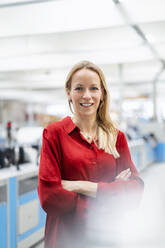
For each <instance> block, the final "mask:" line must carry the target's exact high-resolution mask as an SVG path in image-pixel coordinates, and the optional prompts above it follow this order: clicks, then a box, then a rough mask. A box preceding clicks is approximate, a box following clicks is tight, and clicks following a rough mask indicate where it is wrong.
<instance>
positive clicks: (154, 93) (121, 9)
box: [112, 0, 165, 120]
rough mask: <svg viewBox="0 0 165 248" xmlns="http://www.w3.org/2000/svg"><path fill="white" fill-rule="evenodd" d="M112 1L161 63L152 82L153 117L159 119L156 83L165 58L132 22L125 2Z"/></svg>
mask: <svg viewBox="0 0 165 248" xmlns="http://www.w3.org/2000/svg"><path fill="white" fill-rule="evenodd" d="M112 1H113V2H114V4H115V5H116V6H117V8H118V10H119V12H120V14H121V15H122V17H123V20H124V21H125V22H126V23H127V25H129V26H130V27H132V28H133V30H134V31H135V32H136V33H137V34H138V35H139V36H140V37H141V39H142V40H143V41H144V42H145V44H146V45H147V46H148V48H149V49H150V51H151V52H152V54H153V56H154V57H155V59H156V60H157V61H158V62H160V63H161V68H160V70H159V71H158V72H157V73H156V75H155V77H154V79H153V82H152V84H153V119H155V120H157V101H156V92H157V87H156V84H157V81H158V79H159V77H160V75H161V74H162V72H163V71H164V70H165V60H163V59H162V58H161V57H160V56H159V54H158V53H157V51H156V49H155V48H154V47H153V46H152V44H151V43H150V41H149V40H148V39H147V37H146V36H145V34H144V32H143V31H142V30H141V28H140V27H139V26H138V25H136V24H132V20H131V17H130V16H129V14H128V12H127V11H126V9H125V8H124V6H123V4H122V3H121V2H120V1H119V0H112Z"/></svg>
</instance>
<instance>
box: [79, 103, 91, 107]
mask: <svg viewBox="0 0 165 248" xmlns="http://www.w3.org/2000/svg"><path fill="white" fill-rule="evenodd" d="M81 105H82V106H84V107H88V106H91V105H92V103H89V104H86V103H81Z"/></svg>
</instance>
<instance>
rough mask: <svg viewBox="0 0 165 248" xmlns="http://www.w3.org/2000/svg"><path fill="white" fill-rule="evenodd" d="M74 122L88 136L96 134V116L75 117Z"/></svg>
mask: <svg viewBox="0 0 165 248" xmlns="http://www.w3.org/2000/svg"><path fill="white" fill-rule="evenodd" d="M74 121H75V123H76V124H77V126H78V127H79V128H80V130H81V131H82V132H85V133H88V134H93V133H95V132H96V128H97V122H96V116H94V117H91V116H89V117H88V116H87V117H84V116H83V117H81V116H77V115H75V116H74Z"/></svg>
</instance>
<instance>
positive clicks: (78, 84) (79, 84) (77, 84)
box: [75, 83, 99, 87]
mask: <svg viewBox="0 0 165 248" xmlns="http://www.w3.org/2000/svg"><path fill="white" fill-rule="evenodd" d="M75 86H84V84H81V83H76V85H75ZM90 86H97V87H99V85H97V84H96V83H94V84H91V85H90Z"/></svg>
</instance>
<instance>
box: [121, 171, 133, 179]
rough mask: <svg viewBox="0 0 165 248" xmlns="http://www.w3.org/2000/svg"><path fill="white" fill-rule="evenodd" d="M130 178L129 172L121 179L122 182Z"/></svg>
mask: <svg viewBox="0 0 165 248" xmlns="http://www.w3.org/2000/svg"><path fill="white" fill-rule="evenodd" d="M130 176H131V172H129V173H128V174H127V175H125V176H124V177H123V180H128V179H129V178H130Z"/></svg>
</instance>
